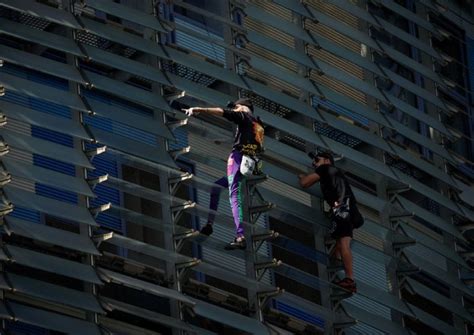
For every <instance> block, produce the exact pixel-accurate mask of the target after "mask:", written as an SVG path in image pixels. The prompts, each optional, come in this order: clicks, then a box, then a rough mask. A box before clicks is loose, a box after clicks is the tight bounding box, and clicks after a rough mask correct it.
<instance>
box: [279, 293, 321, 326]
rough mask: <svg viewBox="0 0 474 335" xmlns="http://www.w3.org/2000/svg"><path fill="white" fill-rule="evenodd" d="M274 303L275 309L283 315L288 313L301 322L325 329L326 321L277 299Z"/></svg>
mask: <svg viewBox="0 0 474 335" xmlns="http://www.w3.org/2000/svg"><path fill="white" fill-rule="evenodd" d="M274 302H275V304H274V307H275V308H276V309H277V310H279V311H281V312H283V313H286V314H288V315H291V316H294V317H295V318H298V319H300V320H303V321H306V322H308V323H311V324H313V325H316V326H318V327H321V328H324V324H325V322H324V319H322V318H321V317H319V316H317V315H314V314H309V313H306V312H304V311H302V310H301V309H298V308H295V307H292V306H290V305H287V304H285V303H283V302H280V301H278V300H276V299H275V300H274Z"/></svg>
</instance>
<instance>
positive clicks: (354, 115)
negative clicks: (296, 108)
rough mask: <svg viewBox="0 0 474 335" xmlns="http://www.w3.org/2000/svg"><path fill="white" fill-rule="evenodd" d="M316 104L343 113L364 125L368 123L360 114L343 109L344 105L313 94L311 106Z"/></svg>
mask: <svg viewBox="0 0 474 335" xmlns="http://www.w3.org/2000/svg"><path fill="white" fill-rule="evenodd" d="M318 104H319V105H321V106H323V107H325V108H327V109H330V110H332V111H334V112H336V113H337V114H339V115H343V116H346V117H348V118H350V119H351V120H354V121H357V122H359V123H360V124H363V125H364V126H368V125H369V119H367V118H365V117H363V116H362V115H360V114H357V113H354V112H351V111H350V110H348V109H345V108H344V107H341V106H339V105H338V104H335V103H334V102H331V101H329V100H322V99H319V98H318V97H316V96H313V106H316V105H318Z"/></svg>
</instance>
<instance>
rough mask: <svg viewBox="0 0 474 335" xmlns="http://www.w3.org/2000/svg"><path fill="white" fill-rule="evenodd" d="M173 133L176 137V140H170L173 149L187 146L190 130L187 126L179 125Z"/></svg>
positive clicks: (170, 146)
mask: <svg viewBox="0 0 474 335" xmlns="http://www.w3.org/2000/svg"><path fill="white" fill-rule="evenodd" d="M173 135H174V136H175V138H176V142H174V141H169V142H168V143H169V148H170V149H171V150H174V149H181V148H184V147H187V146H188V145H189V144H188V143H189V142H188V130H187V129H186V128H185V127H179V128H176V129H174V130H173Z"/></svg>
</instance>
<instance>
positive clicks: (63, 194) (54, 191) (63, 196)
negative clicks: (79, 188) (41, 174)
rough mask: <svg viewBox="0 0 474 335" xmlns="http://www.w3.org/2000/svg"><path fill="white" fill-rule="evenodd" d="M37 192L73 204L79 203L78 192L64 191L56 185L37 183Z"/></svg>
mask: <svg viewBox="0 0 474 335" xmlns="http://www.w3.org/2000/svg"><path fill="white" fill-rule="evenodd" d="M35 193H36V194H38V195H41V196H43V197H47V198H51V199H56V200H59V201H64V202H68V203H72V204H77V194H76V193H73V192H68V191H64V190H61V189H58V188H56V187H51V186H47V185H43V184H40V183H36V184H35Z"/></svg>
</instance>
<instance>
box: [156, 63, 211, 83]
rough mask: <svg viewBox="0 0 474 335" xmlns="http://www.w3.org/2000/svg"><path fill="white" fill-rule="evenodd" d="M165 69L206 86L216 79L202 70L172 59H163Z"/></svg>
mask: <svg viewBox="0 0 474 335" xmlns="http://www.w3.org/2000/svg"><path fill="white" fill-rule="evenodd" d="M163 69H164V70H165V71H167V72H170V73H173V74H175V75H177V76H179V77H181V78H185V79H187V80H190V81H193V82H195V83H198V84H201V85H204V86H209V85H211V84H212V83H214V82H215V81H216V80H215V79H214V78H212V77H210V76H208V75H205V74H204V73H202V72H199V71H196V70H194V69H192V68H190V67H187V66H184V65H181V64H178V63H174V62H171V61H163Z"/></svg>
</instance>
